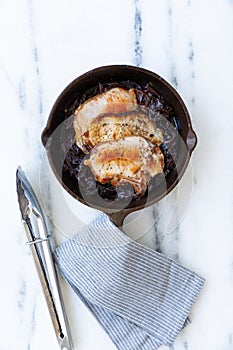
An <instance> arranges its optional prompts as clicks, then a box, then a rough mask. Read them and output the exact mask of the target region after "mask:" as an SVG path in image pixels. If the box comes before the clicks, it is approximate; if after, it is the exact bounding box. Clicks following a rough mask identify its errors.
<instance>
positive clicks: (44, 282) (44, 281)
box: [22, 220, 61, 336]
mask: <svg viewBox="0 0 233 350" xmlns="http://www.w3.org/2000/svg"><path fill="white" fill-rule="evenodd" d="M22 223H23V226H24V229H25V232H26V235H27V239H28V242H30V243H32V242H33V241H34V234H33V230H32V227H31V222H30V220H27V221H24V220H23V221H22ZM30 249H31V252H32V256H33V260H34V262H35V266H36V270H37V273H38V276H39V279H40V283H41V285H42V289H43V292H44V296H45V300H46V303H47V306H48V309H49V313H50V317H51V319H52V322H53V327H54V329H55V332H56V336H58V335H60V331H61V329H60V325H59V322H58V318H57V314H56V308H55V305H54V302H53V298H52V294H51V290H50V287H49V281H48V279H47V276H46V272H45V268H44V266H43V262H42V259H41V256H40V253H39V249H38V246H37V243H35V244H30Z"/></svg>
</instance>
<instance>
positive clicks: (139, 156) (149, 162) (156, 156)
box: [84, 136, 164, 196]
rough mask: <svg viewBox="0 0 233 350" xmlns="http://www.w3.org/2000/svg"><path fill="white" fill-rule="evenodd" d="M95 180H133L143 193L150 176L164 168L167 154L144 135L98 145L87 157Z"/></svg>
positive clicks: (138, 193) (120, 181)
mask: <svg viewBox="0 0 233 350" xmlns="http://www.w3.org/2000/svg"><path fill="white" fill-rule="evenodd" d="M84 164H85V165H87V166H89V167H90V169H91V171H92V173H93V175H94V176H95V179H96V181H99V182H100V183H106V182H108V183H111V184H112V185H113V186H116V185H119V184H124V183H130V184H132V186H133V187H134V190H135V193H136V194H137V195H138V196H142V195H143V194H144V193H145V191H146V189H147V185H148V182H149V180H150V178H151V177H153V176H155V175H156V174H159V173H162V172H163V167H164V156H163V153H162V152H161V150H160V148H159V147H158V146H154V145H153V144H151V143H150V142H148V141H147V140H145V139H144V138H143V137H139V136H130V137H125V138H123V139H119V140H114V141H107V142H104V143H100V144H98V145H97V146H95V147H94V148H93V149H92V150H91V152H90V158H89V159H86V160H85V161H84Z"/></svg>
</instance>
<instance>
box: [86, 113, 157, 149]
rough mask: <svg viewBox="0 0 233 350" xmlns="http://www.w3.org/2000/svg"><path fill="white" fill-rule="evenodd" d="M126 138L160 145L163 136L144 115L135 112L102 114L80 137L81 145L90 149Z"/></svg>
mask: <svg viewBox="0 0 233 350" xmlns="http://www.w3.org/2000/svg"><path fill="white" fill-rule="evenodd" d="M127 136H141V137H144V138H145V139H147V140H148V141H150V142H151V143H153V144H154V145H161V143H162V142H163V135H162V132H161V130H160V129H158V128H157V127H156V125H155V123H154V121H152V120H151V119H150V118H149V117H148V115H147V114H146V113H142V112H141V113H139V112H137V111H133V112H126V113H120V114H104V115H100V116H98V117H96V118H94V119H93V120H92V121H91V123H90V125H89V128H88V130H87V131H86V132H85V133H84V134H83V135H82V143H83V145H85V148H86V149H91V148H93V147H94V146H96V145H97V144H98V143H101V142H105V141H108V140H109V141H110V140H115V139H121V138H124V137H127Z"/></svg>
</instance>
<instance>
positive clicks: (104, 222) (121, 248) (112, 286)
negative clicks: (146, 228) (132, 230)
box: [55, 214, 204, 350]
mask: <svg viewBox="0 0 233 350" xmlns="http://www.w3.org/2000/svg"><path fill="white" fill-rule="evenodd" d="M55 261H56V262H57V264H58V267H59V268H60V271H61V273H62V274H63V276H64V278H65V279H66V280H67V282H68V283H69V284H70V286H71V287H72V288H73V289H74V291H75V292H76V293H77V295H78V296H79V298H81V299H82V301H83V302H84V303H85V304H86V306H87V307H88V308H89V309H90V310H91V312H92V313H93V314H94V315H95V317H96V318H97V320H98V321H99V323H100V324H101V325H102V327H103V328H104V329H105V331H106V332H107V333H108V335H109V336H110V338H111V339H112V341H113V342H114V344H115V345H116V347H117V349H119V350H126V349H127V350H155V349H157V348H158V347H159V346H161V345H170V344H172V343H173V342H174V340H175V338H176V337H177V335H178V333H179V332H180V331H181V329H182V328H183V327H184V326H185V325H186V322H187V318H188V315H189V312H190V309H191V307H192V305H193V303H194V301H195V299H196V298H197V296H198V294H199V292H200V290H201V288H202V285H203V283H204V280H203V279H202V278H201V277H199V276H198V275H197V274H196V273H194V272H192V271H190V270H188V269H186V268H185V267H183V266H181V265H180V264H178V263H177V262H175V261H174V260H171V259H169V258H166V257H165V256H163V255H161V254H159V253H157V252H156V251H153V250H151V249H149V248H146V247H144V246H142V245H141V244H139V243H137V242H134V241H132V240H131V239H130V238H129V237H127V236H126V235H125V234H124V233H123V232H122V231H120V230H119V229H118V228H117V227H116V226H115V225H114V224H113V223H112V222H111V221H110V219H109V218H108V216H107V215H106V214H101V215H100V216H99V217H98V218H97V219H96V220H95V221H94V222H92V223H91V224H90V225H87V226H85V227H84V228H83V229H82V230H81V231H80V232H79V233H78V234H77V235H76V236H75V237H74V238H73V239H70V240H67V241H66V242H65V243H63V244H62V245H61V246H60V247H58V248H57V249H56V251H55Z"/></svg>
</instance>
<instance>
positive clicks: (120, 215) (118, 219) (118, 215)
mask: <svg viewBox="0 0 233 350" xmlns="http://www.w3.org/2000/svg"><path fill="white" fill-rule="evenodd" d="M131 211H132V210H129V211H128V210H119V211H116V212H113V213H106V214H107V215H108V216H109V218H110V220H111V221H112V222H113V223H114V225H116V226H117V227H119V228H122V227H123V222H124V220H125V218H126V216H127V215H128V214H129V213H130V212H131Z"/></svg>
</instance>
